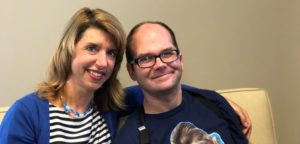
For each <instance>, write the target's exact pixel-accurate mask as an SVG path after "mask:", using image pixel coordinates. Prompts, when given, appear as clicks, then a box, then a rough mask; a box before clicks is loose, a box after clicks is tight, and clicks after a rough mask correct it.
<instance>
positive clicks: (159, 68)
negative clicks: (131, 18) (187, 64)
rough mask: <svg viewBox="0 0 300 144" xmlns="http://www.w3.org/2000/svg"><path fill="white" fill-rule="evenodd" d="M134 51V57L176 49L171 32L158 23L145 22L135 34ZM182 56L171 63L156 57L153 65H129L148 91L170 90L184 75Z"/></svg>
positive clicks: (131, 71)
mask: <svg viewBox="0 0 300 144" xmlns="http://www.w3.org/2000/svg"><path fill="white" fill-rule="evenodd" d="M131 44H132V52H133V57H134V59H136V58H140V57H142V56H145V55H154V56H157V55H159V54H161V52H163V51H166V50H175V49H176V47H175V46H174V45H173V43H172V39H171V36H170V34H169V32H168V31H167V30H166V29H165V28H164V27H162V26H160V25H158V24H144V25H142V26H141V27H140V28H139V29H138V30H137V32H136V33H135V34H134V36H133V41H132V43H131ZM182 67H183V63H182V56H181V55H180V56H179V58H178V59H177V60H175V61H173V62H170V63H164V62H162V61H161V59H160V58H156V63H155V64H154V65H153V66H152V67H148V68H141V67H139V66H138V65H136V64H134V65H127V70H128V72H129V74H130V76H131V78H132V79H133V80H136V81H137V82H138V83H139V85H140V86H141V88H142V89H143V90H144V91H145V92H147V93H156V92H162V91H168V90H170V89H173V88H175V87H177V86H178V85H179V84H180V79H181V75H182Z"/></svg>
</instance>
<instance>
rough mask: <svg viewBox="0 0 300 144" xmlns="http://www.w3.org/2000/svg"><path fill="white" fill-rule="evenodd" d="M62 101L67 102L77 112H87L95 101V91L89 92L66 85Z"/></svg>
mask: <svg viewBox="0 0 300 144" xmlns="http://www.w3.org/2000/svg"><path fill="white" fill-rule="evenodd" d="M61 97H62V100H61V101H62V103H65V104H67V105H68V106H69V107H70V108H71V109H73V110H74V111H76V112H86V111H87V110H88V109H89V108H90V106H91V103H92V101H93V98H94V92H88V91H86V90H83V89H82V88H78V87H74V86H72V85H68V84H67V85H66V87H65V89H64V92H63V93H62V95H61Z"/></svg>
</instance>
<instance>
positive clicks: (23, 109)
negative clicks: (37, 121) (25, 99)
mask: <svg viewBox="0 0 300 144" xmlns="http://www.w3.org/2000/svg"><path fill="white" fill-rule="evenodd" d="M34 115H35V114H34V113H33V112H32V110H31V109H30V108H29V107H28V106H26V105H25V104H23V103H22V102H21V101H16V102H15V103H14V104H13V105H12V106H11V107H10V109H9V110H8V111H7V112H6V114H5V117H4V119H3V121H2V123H1V126H0V141H1V144H12V143H13V144H19V143H22V144H35V143H37V142H36V139H35V135H36V133H35V130H34V128H35V126H34Z"/></svg>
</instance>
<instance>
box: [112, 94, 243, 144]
mask: <svg viewBox="0 0 300 144" xmlns="http://www.w3.org/2000/svg"><path fill="white" fill-rule="evenodd" d="M204 93H206V97H208V98H209V95H208V96H207V94H209V93H210V94H212V95H213V96H211V98H212V99H213V100H212V102H214V103H216V105H217V106H218V107H219V108H222V109H221V111H222V115H221V116H219V115H217V114H215V113H214V112H212V111H211V110H210V109H209V108H208V107H207V106H205V105H203V104H202V103H201V102H200V100H198V99H197V98H196V97H195V96H191V94H190V93H186V92H183V101H182V103H181V104H180V105H179V106H178V107H176V108H174V109H172V110H170V111H168V112H165V113H161V114H145V125H146V127H147V129H148V131H149V138H150V143H151V144H169V143H171V141H173V139H175V138H176V139H177V140H178V139H179V137H178V132H177V135H176V129H179V128H180V126H183V125H189V126H193V127H194V129H197V130H199V131H202V132H203V133H204V134H203V133H202V137H204V135H205V134H207V135H208V136H209V134H211V135H214V136H215V135H217V136H218V138H219V139H220V141H222V142H224V143H226V144H234V143H238V144H243V143H247V140H246V138H245V136H244V135H243V133H242V131H241V129H240V125H239V120H238V119H237V117H236V115H235V113H234V111H233V110H232V108H231V107H230V106H229V104H228V103H227V102H226V100H225V99H224V98H223V97H222V96H219V95H218V94H216V93H215V92H211V91H209V92H204ZM139 112H140V111H139V110H137V111H135V112H134V113H132V114H130V115H129V116H128V118H127V120H126V122H125V124H124V125H123V127H122V128H121V129H120V131H119V133H118V134H117V137H116V138H115V140H114V143H115V144H122V143H124V144H125V143H126V144H128V143H130V144H138V143H139V131H138V127H139V126H140V122H139ZM172 132H173V134H172ZM180 132H181V133H183V132H184V130H181V131H180ZM194 133H195V132H194ZM197 133H199V132H197ZM171 135H172V136H171ZM181 135H183V134H181ZM187 135H189V136H191V135H193V134H187ZM176 136H177V137H176ZM186 139H187V138H186ZM174 141H176V140H174Z"/></svg>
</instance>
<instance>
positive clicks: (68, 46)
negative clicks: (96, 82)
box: [37, 8, 126, 111]
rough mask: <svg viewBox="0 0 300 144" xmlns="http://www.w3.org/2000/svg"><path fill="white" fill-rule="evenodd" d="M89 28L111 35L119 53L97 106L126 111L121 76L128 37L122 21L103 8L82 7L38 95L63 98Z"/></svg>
mask: <svg viewBox="0 0 300 144" xmlns="http://www.w3.org/2000/svg"><path fill="white" fill-rule="evenodd" d="M89 27H95V28H99V29H101V30H104V31H105V32H107V33H108V34H110V35H111V37H112V40H113V42H114V44H115V45H116V47H117V50H118V52H117V56H116V63H115V67H114V70H113V72H112V75H111V77H110V78H109V79H108V80H107V81H106V82H105V83H104V84H103V85H102V87H101V88H99V89H98V90H97V91H96V92H95V94H94V103H95V104H96V106H97V107H98V109H99V110H100V111H108V110H111V109H113V110H118V109H122V108H124V93H123V88H122V86H121V83H120V82H119V80H118V78H117V74H118V71H119V69H120V66H121V62H122V59H123V54H124V49H125V43H126V34H125V32H124V30H123V27H122V25H121V23H120V22H119V21H118V19H117V18H116V17H114V16H113V15H112V14H110V13H108V12H106V11H104V10H102V9H89V8H82V9H80V10H78V11H77V12H76V13H75V14H74V15H73V17H72V18H71V20H70V22H69V24H68V26H67V28H66V30H65V32H64V34H63V37H62V39H61V41H60V43H59V46H58V48H57V49H56V51H55V53H54V55H53V57H52V59H51V61H50V65H49V69H48V73H47V76H48V80H47V81H45V82H42V83H41V84H39V86H38V88H37V93H38V94H39V96H40V97H41V98H44V99H48V100H56V99H58V98H59V95H60V93H62V92H63V89H64V86H65V85H66V81H67V79H68V77H69V75H70V74H71V63H72V58H73V52H74V48H75V45H76V44H77V42H78V41H79V40H80V39H81V36H82V34H83V33H84V31H85V30H86V29H88V28H89Z"/></svg>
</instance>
